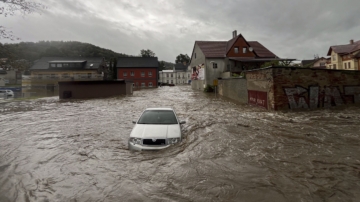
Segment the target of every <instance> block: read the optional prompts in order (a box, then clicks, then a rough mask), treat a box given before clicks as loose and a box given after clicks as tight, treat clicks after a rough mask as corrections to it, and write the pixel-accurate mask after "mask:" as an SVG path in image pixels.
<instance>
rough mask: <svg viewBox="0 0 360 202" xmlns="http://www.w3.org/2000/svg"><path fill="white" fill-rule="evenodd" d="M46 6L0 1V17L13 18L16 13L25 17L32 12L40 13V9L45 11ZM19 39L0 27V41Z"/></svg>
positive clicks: (15, 0)
mask: <svg viewBox="0 0 360 202" xmlns="http://www.w3.org/2000/svg"><path fill="white" fill-rule="evenodd" d="M45 8H46V6H45V5H44V4H41V3H36V2H32V1H27V0H0V15H4V16H5V17H8V16H13V15H15V14H16V13H17V12H20V13H21V14H22V15H27V14H30V13H34V12H40V10H41V9H45ZM2 38H4V39H11V40H14V39H19V38H17V37H15V36H14V35H13V33H12V31H8V30H6V27H4V26H2V25H0V39H2Z"/></svg>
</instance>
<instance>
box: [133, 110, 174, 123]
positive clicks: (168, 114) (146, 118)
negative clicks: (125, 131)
mask: <svg viewBox="0 0 360 202" xmlns="http://www.w3.org/2000/svg"><path fill="white" fill-rule="evenodd" d="M177 123H178V122H177V119H176V116H175V114H174V112H173V111H170V110H146V111H145V112H144V113H143V114H142V115H141V117H140V119H139V121H138V124H177Z"/></svg>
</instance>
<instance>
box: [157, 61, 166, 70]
mask: <svg viewBox="0 0 360 202" xmlns="http://www.w3.org/2000/svg"><path fill="white" fill-rule="evenodd" d="M158 63H159V71H162V70H164V69H166V66H165V61H159V62H158Z"/></svg>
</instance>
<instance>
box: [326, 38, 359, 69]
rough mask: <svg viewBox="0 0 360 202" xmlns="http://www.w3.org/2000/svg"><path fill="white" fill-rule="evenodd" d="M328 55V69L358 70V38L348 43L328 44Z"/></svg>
mask: <svg viewBox="0 0 360 202" xmlns="http://www.w3.org/2000/svg"><path fill="white" fill-rule="evenodd" d="M327 55H328V56H331V62H330V63H329V64H328V65H327V67H328V68H329V69H342V70H360V68H359V67H360V66H359V59H360V40H359V41H356V42H354V40H350V43H349V44H345V45H336V46H330V48H329V50H328V53H327Z"/></svg>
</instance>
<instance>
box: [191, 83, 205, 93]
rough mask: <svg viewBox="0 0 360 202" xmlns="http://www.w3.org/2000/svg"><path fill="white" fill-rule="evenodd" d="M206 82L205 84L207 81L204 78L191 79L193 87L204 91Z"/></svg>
mask: <svg viewBox="0 0 360 202" xmlns="http://www.w3.org/2000/svg"><path fill="white" fill-rule="evenodd" d="M204 84H205V81H203V80H192V81H191V89H193V90H201V91H203V90H204Z"/></svg>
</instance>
